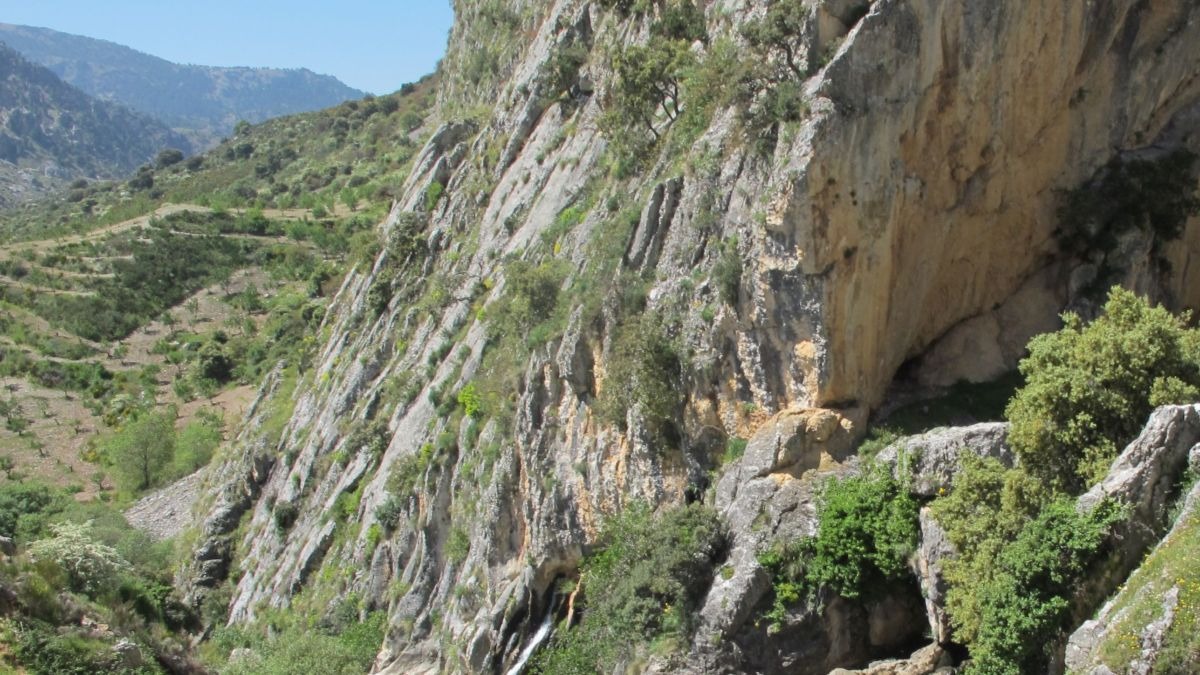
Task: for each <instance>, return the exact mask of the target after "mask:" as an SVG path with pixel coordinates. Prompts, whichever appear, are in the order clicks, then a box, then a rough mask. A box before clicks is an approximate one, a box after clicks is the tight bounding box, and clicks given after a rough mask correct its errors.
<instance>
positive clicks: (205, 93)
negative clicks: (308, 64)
mask: <svg viewBox="0 0 1200 675" xmlns="http://www.w3.org/2000/svg"><path fill="white" fill-rule="evenodd" d="M0 42H5V43H7V44H8V45H9V46H11V47H12V48H13V49H16V50H17V51H19V52H21V53H22V54H23V55H24V56H25V57H26V58H28V59H29V60H31V61H34V62H35V63H40V64H41V65H43V66H46V67H47V68H49V69H50V70H53V71H54V72H55V73H56V74H57V75H58V76H59V77H61V78H62V79H63V80H65V81H66V82H68V83H69V84H72V85H74V86H76V87H79V88H80V89H82V90H83V91H84V92H86V93H88V94H91V95H92V96H95V97H97V98H100V99H104V100H111V101H117V102H119V103H122V104H124V105H127V106H129V107H130V108H133V109H134V110H137V111H139V112H143V113H146V114H148V115H152V116H154V117H157V118H158V119H160V120H162V121H164V122H166V123H167V124H168V125H169V126H170V127H171V128H173V129H175V130H176V131H179V132H180V133H183V134H185V135H187V136H188V137H189V138H190V139H192V141H193V143H194V145H195V146H196V147H197V149H206V148H208V147H211V146H213V145H215V144H216V143H217V142H218V141H219V140H220V139H221V137H222V136H227V135H229V134H230V132H231V131H232V130H233V127H234V125H235V124H237V122H238V121H239V120H247V121H249V122H261V121H263V120H266V119H269V118H272V117H278V116H281V115H289V114H293V113H299V112H307V111H310V110H318V109H321V108H328V107H331V106H334V105H337V104H338V103H341V102H343V101H346V100H350V99H357V98H362V97H364V96H366V93H365V92H362V91H359V90H357V89H354V88H351V87H348V86H346V85H345V84H343V83H342V82H341V81H339V80H338V79H337V78H334V77H330V76H328V75H318V74H316V73H314V72H312V71H310V70H306V69H275V68H218V67H209V66H194V65H179V64H176V63H171V62H170V61H167V60H164V59H160V58H158V57H156V56H150V55H149V54H144V53H142V52H139V51H136V50H134V49H130V48H129V47H124V46H121V45H118V44H115V43H112V42H107V41H104V40H96V39H93V38H88V37H81V36H78V35H69V34H67V33H60V32H58V31H53V30H49V29H46V28H34V27H30V26H15V25H11V24H3V23H0Z"/></svg>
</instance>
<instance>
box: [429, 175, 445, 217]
mask: <svg viewBox="0 0 1200 675" xmlns="http://www.w3.org/2000/svg"><path fill="white" fill-rule="evenodd" d="M445 191H446V186H444V185H442V184H441V183H439V182H437V181H436V180H435V181H433V182H432V183H430V184H429V187H427V188H425V210H426V211H433V209H434V208H435V207H436V206H437V204H438V202H439V201H441V199H442V194H443V193H444V192H445Z"/></svg>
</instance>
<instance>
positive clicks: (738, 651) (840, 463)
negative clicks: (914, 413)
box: [690, 409, 923, 673]
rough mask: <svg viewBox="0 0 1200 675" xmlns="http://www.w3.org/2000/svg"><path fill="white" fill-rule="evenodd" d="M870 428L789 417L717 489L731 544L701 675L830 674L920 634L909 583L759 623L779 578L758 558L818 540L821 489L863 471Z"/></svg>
mask: <svg viewBox="0 0 1200 675" xmlns="http://www.w3.org/2000/svg"><path fill="white" fill-rule="evenodd" d="M862 422H863V420H862V414H861V411H857V410H850V411H833V410H822V409H809V410H786V411H783V412H781V413H779V414H778V415H776V416H774V417H773V418H772V419H770V420H768V421H767V422H766V423H765V424H763V425H762V427H761V428H760V429H759V431H758V433H757V434H755V435H754V437H753V438H751V439H750V441H749V443H748V444H747V446H746V452H745V455H744V456H743V457H742V458H741V459H740V460H739V461H738V462H737V463H735V464H734V465H733V466H731V467H730V468H729V470H728V471H727V472H726V473H725V475H724V477H723V478H722V479H721V482H720V483H719V484H718V485H717V490H716V507H717V509H718V510H719V511H720V513H721V515H722V516H723V518H724V520H725V521H726V522H727V523H728V524H729V531H730V533H731V539H732V541H731V542H730V551H729V554H728V557H727V560H726V564H725V567H724V570H723V572H722V573H721V574H718V575H717V576H716V577H715V578H714V579H713V581H712V587H711V588H710V590H709V593H708V596H707V597H706V599H705V601H704V604H703V606H702V608H701V610H700V628H699V629H698V631H697V634H696V637H695V640H694V642H693V654H692V656H691V658H690V663H692V664H693V666H694V668H695V670H696V672H710V673H712V672H728V673H732V672H760V673H785V672H786V673H825V672H828V671H829V670H830V669H832V668H837V667H841V666H853V665H857V664H859V663H862V662H865V661H866V659H867V658H868V657H869V656H870V655H871V654H879V653H892V651H891V650H894V649H895V648H897V647H899V646H903V645H905V644H907V643H908V641H909V640H912V639H913V638H914V637H918V636H919V635H920V634H921V632H922V630H923V628H922V623H923V621H922V611H921V606H920V597H919V595H918V594H917V592H916V591H917V589H916V588H915V586H912V587H908V586H905V585H904V584H898V585H897V587H896V588H895V589H893V592H892V593H890V594H888V595H885V596H883V597H878V598H872V599H871V600H870V601H866V602H862V603H859V602H854V601H848V600H846V599H844V598H840V597H837V596H835V595H832V594H824V595H823V596H822V597H821V598H819V600H818V601H816V602H813V603H811V604H803V603H802V606H800V607H797V608H795V609H794V611H793V612H792V613H791V614H790V615H789V616H788V618H787V620H786V621H785V622H784V624H783V625H781V626H776V627H773V628H768V627H767V626H766V625H765V623H764V622H762V621H761V620H760V617H761V616H762V613H763V612H764V611H765V609H766V608H767V605H768V604H769V602H770V591H771V580H770V575H769V573H768V572H767V571H766V570H765V569H764V568H763V566H762V564H761V563H760V562H759V560H758V556H759V555H761V554H762V553H764V552H765V551H766V550H767V549H769V548H770V547H771V546H773V545H775V544H777V543H789V542H794V541H797V540H799V539H801V538H805V537H811V536H813V535H814V534H815V533H816V528H817V518H816V507H817V504H816V500H817V496H818V494H819V491H820V489H821V486H822V484H823V483H824V482H825V481H828V480H831V479H833V478H835V477H844V476H847V475H852V474H854V473H856V472H857V471H858V462H857V458H855V457H853V456H852V455H851V454H850V451H851V449H852V448H853V444H854V440H855V438H856V435H857V427H856V425H860V424H862Z"/></svg>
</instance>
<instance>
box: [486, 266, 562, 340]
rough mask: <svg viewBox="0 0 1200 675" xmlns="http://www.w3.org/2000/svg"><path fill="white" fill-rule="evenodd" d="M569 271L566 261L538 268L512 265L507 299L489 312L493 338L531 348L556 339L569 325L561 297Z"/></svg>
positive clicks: (506, 275)
mask: <svg viewBox="0 0 1200 675" xmlns="http://www.w3.org/2000/svg"><path fill="white" fill-rule="evenodd" d="M568 270H569V265H568V264H567V263H566V262H565V261H562V260H556V259H552V260H547V261H545V262H542V263H539V264H536V265H535V264H533V263H530V262H527V261H524V260H514V261H512V262H510V263H509V264H508V266H507V267H506V268H505V272H504V278H505V282H504V283H505V285H504V295H503V296H502V297H500V298H499V299H498V300H497V301H496V302H494V303H493V304H492V305H491V306H490V307H489V308H488V310H487V320H488V328H489V332H490V333H491V337H492V338H493V339H496V340H506V339H508V340H521V341H524V342H525V343H526V344H527V345H528V346H529V347H536V346H538V345H541V344H544V343H545V342H547V341H549V340H551V339H554V338H555V337H557V336H558V334H559V333H561V331H562V329H563V326H564V324H565V322H566V321H565V312H564V311H563V310H562V309H561V308H559V307H558V295H559V292H560V290H561V288H562V285H563V281H564V280H565V279H566V278H567V273H568Z"/></svg>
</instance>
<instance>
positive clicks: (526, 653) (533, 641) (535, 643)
mask: <svg viewBox="0 0 1200 675" xmlns="http://www.w3.org/2000/svg"><path fill="white" fill-rule="evenodd" d="M556 599H557V598H555V600H556ZM557 604H558V603H557V602H555V601H554V600H551V601H550V606H549V607H547V608H546V618H544V619H542V625H540V626H538V629H537V632H536V633H534V634H533V637H531V638H530V639H529V644H526V645H525V648H524V649H522V650H521V655H520V656H519V657H517V662H516V663H514V664H513V666H512V668H509V669H508V671H507V673H505V675H521V673H522V672H523V671H524V670H525V664H526V663H528V662H529V659H530V658H531V657H532V656H533V653H534V652H536V651H537V648H538V647H540V646H542V643H543V642H545V641H546V639H547V638H549V637H550V633H552V632H553V631H554V610H555V605H557Z"/></svg>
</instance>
